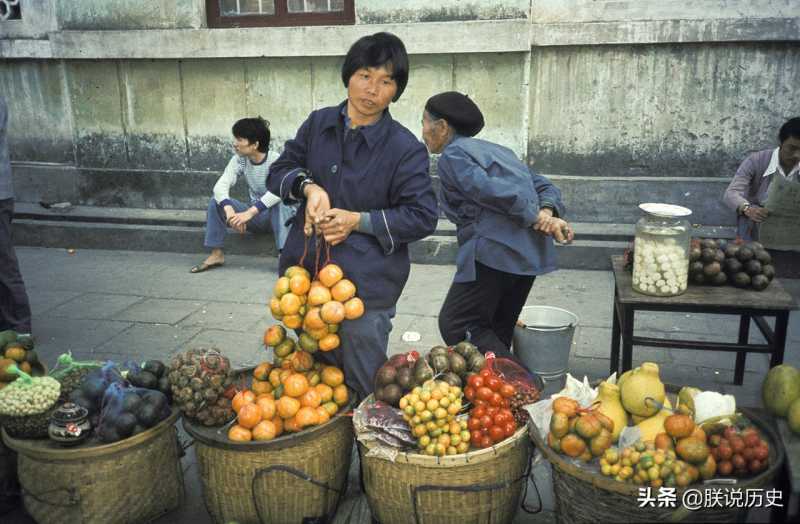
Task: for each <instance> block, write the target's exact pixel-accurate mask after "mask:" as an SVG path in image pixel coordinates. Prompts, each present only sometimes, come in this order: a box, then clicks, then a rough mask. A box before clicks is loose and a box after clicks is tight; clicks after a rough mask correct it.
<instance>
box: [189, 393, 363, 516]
mask: <svg viewBox="0 0 800 524" xmlns="http://www.w3.org/2000/svg"><path fill="white" fill-rule="evenodd" d="M350 408H351V406H347V407H346V408H344V409H342V410H341V411H340V412H339V414H337V415H336V416H334V417H333V418H332V419H331V420H330V421H329V422H327V423H325V424H322V425H320V426H317V427H314V428H311V429H307V430H305V431H302V432H301V433H297V434H291V435H285V436H281V437H278V438H276V439H274V440H271V441H267V442H242V443H236V442H230V441H229V440H228V438H227V432H226V430H225V429H226V428H222V429H220V428H206V427H203V426H200V425H197V424H194V423H192V422H191V421H188V420H186V419H184V420H183V426H184V428H185V429H186V431H187V433H189V434H190V435H191V436H192V437H194V439H195V450H196V452H197V462H198V464H199V466H200V478H201V480H202V482H203V499H204V501H205V504H206V508H207V509H208V512H209V513H210V514H211V516H212V517H213V519H214V522H217V523H226V522H229V521H236V522H238V523H239V524H260V523H266V522H269V523H270V524H275V523H282V522H285V523H292V524H295V523H299V522H303V521H305V519H314V518H323V519H324V518H330V517H331V516H332V515H333V514H334V513H335V512H336V508H337V506H338V503H339V499H340V497H341V495H343V494H344V492H345V490H346V482H347V472H348V470H349V469H350V462H351V457H352V451H353V422H352V420H351V418H350V417H349V416H346V415H344V414H343V413H345V412H347V411H349V409H350Z"/></svg>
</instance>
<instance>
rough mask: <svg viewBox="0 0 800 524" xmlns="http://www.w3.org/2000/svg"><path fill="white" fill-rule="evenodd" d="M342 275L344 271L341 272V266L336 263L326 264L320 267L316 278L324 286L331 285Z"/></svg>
mask: <svg viewBox="0 0 800 524" xmlns="http://www.w3.org/2000/svg"><path fill="white" fill-rule="evenodd" d="M342 277H344V272H342V268H340V267H339V266H337V265H336V264H328V265H327V266H325V267H323V268H322V269H320V270H319V274H318V275H317V278H319V281H320V282H322V283H323V284H324V285H325V287H333V286H334V284H336V283H337V282H339V281H340V280H341V279H342Z"/></svg>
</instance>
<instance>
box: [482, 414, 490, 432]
mask: <svg viewBox="0 0 800 524" xmlns="http://www.w3.org/2000/svg"><path fill="white" fill-rule="evenodd" d="M480 421H481V428H482V429H488V428H490V427H492V417H490V416H489V415H484V416H482V417H481V418H480Z"/></svg>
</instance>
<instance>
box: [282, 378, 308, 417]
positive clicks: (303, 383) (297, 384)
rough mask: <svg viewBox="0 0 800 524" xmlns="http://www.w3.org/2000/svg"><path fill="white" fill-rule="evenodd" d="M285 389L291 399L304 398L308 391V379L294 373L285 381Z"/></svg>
mask: <svg viewBox="0 0 800 524" xmlns="http://www.w3.org/2000/svg"><path fill="white" fill-rule="evenodd" d="M283 387H284V392H285V393H286V394H287V395H289V396H290V397H302V396H303V395H304V394H305V393H306V391H308V379H307V378H306V377H305V375H303V374H300V373H292V374H291V375H289V376H287V377H286V379H285V380H283ZM290 416H291V415H290ZM283 418H286V417H283Z"/></svg>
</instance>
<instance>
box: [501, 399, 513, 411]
mask: <svg viewBox="0 0 800 524" xmlns="http://www.w3.org/2000/svg"><path fill="white" fill-rule="evenodd" d="M502 406H503V407H504V408H506V409H509V408H510V407H511V401H509V400H508V399H507V398H504V399H503V403H502Z"/></svg>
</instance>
